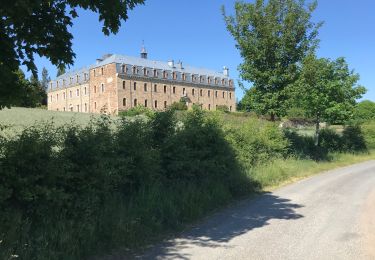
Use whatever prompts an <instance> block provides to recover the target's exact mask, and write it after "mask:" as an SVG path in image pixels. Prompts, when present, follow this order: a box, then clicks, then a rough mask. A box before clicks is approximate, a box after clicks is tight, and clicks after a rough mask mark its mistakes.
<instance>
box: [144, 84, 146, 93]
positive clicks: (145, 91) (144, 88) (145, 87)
mask: <svg viewBox="0 0 375 260" xmlns="http://www.w3.org/2000/svg"><path fill="white" fill-rule="evenodd" d="M144 91H145V92H147V83H145V84H144Z"/></svg>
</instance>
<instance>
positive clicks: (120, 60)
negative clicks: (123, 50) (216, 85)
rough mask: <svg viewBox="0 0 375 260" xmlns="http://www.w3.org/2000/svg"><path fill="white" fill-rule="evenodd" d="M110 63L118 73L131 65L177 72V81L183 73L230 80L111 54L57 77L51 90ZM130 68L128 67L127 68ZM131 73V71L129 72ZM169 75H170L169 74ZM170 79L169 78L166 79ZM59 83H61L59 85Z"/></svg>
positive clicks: (81, 80) (176, 65) (203, 71)
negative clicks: (122, 68)
mask: <svg viewBox="0 0 375 260" xmlns="http://www.w3.org/2000/svg"><path fill="white" fill-rule="evenodd" d="M111 63H116V64H118V65H119V66H117V70H118V72H120V70H121V69H120V68H121V65H131V66H136V67H137V68H147V69H157V70H158V71H164V70H165V71H169V72H177V74H178V79H177V81H178V80H179V79H180V78H181V74H182V73H185V74H186V75H191V74H194V75H197V76H198V77H199V76H203V78H204V79H206V78H207V76H209V77H211V79H212V81H213V80H214V78H218V79H219V80H221V79H224V80H225V82H227V81H228V80H230V78H229V77H228V76H225V75H224V74H223V73H220V72H216V71H214V70H209V69H205V68H196V67H192V66H189V65H185V64H182V67H181V66H180V64H179V63H178V62H177V63H176V62H174V67H173V68H172V67H170V66H169V65H168V62H165V61H156V60H149V59H143V58H138V57H132V56H125V55H118V54H113V55H104V56H103V58H102V59H101V60H100V61H99V62H97V63H96V64H92V65H90V66H87V67H83V68H80V69H77V70H73V71H70V72H67V73H65V74H63V75H61V76H59V77H57V78H56V79H55V80H54V81H51V83H52V89H55V88H56V82H57V81H59V86H60V87H62V86H63V84H62V82H63V80H65V83H66V85H65V86H69V82H70V78H71V77H73V84H77V83H76V76H77V75H79V81H78V84H82V83H84V81H85V80H84V78H85V77H84V74H87V80H88V77H89V70H90V69H92V68H95V67H100V66H103V65H107V64H111ZM127 67H128V68H130V66H127ZM129 71H131V70H129ZM169 74H170V73H169ZM139 76H141V73H139ZM168 78H169V79H171V78H170V77H168ZM60 82H61V83H60Z"/></svg>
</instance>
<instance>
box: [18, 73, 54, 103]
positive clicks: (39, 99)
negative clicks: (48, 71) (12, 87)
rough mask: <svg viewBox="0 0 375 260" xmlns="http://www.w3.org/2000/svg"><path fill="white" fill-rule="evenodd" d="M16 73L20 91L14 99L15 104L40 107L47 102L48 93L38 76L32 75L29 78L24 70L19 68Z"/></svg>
mask: <svg viewBox="0 0 375 260" xmlns="http://www.w3.org/2000/svg"><path fill="white" fill-rule="evenodd" d="M16 75H17V84H18V87H19V90H20V93H19V94H18V96H17V99H14V100H13V105H16V106H20V107H39V106H41V105H45V104H47V93H46V91H45V90H44V88H43V86H42V85H41V84H40V82H39V81H38V79H37V78H35V77H34V76H31V77H30V80H27V79H26V78H25V74H24V73H23V71H22V70H18V71H17V74H16Z"/></svg>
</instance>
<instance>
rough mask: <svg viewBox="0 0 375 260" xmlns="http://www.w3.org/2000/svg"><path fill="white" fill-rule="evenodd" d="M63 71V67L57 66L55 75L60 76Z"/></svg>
mask: <svg viewBox="0 0 375 260" xmlns="http://www.w3.org/2000/svg"><path fill="white" fill-rule="evenodd" d="M64 73H65V67H59V68H57V74H56V77H58V76H61V75H62V74H64Z"/></svg>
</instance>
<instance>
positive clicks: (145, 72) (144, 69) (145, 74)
mask: <svg viewBox="0 0 375 260" xmlns="http://www.w3.org/2000/svg"><path fill="white" fill-rule="evenodd" d="M143 75H144V76H147V69H146V68H143Z"/></svg>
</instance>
